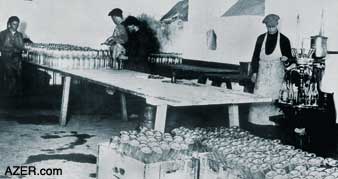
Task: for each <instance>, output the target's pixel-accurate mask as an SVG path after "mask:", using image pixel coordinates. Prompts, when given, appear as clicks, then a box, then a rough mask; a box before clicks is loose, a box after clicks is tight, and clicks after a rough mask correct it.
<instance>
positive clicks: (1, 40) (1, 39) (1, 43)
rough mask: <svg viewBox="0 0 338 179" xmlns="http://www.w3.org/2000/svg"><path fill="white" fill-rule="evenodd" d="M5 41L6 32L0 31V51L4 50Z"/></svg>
mask: <svg viewBox="0 0 338 179" xmlns="http://www.w3.org/2000/svg"><path fill="white" fill-rule="evenodd" d="M4 41H5V37H4V32H0V51H2V50H3V48H4V47H3V46H4V43H5V42H4Z"/></svg>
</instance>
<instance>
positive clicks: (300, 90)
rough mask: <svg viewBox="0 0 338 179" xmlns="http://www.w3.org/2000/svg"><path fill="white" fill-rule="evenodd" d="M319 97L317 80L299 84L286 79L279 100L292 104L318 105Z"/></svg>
mask: <svg viewBox="0 0 338 179" xmlns="http://www.w3.org/2000/svg"><path fill="white" fill-rule="evenodd" d="M318 98H319V93H318V84H317V82H311V83H309V84H306V85H304V84H300V85H299V86H297V85H296V84H294V83H291V82H289V81H286V82H284V83H283V86H282V89H281V90H280V98H279V100H280V101H281V102H283V103H288V104H292V105H304V106H318Z"/></svg>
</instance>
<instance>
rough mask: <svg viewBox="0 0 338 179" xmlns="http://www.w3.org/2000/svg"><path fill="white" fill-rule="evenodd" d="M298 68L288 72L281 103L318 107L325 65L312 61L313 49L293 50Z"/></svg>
mask: <svg viewBox="0 0 338 179" xmlns="http://www.w3.org/2000/svg"><path fill="white" fill-rule="evenodd" d="M292 52H293V53H292V54H293V56H294V57H295V58H296V59H297V60H296V61H297V63H296V66H294V67H293V68H289V69H288V70H287V71H286V74H285V77H284V82H283V85H282V89H281V90H280V97H279V102H282V103H288V104H292V105H302V106H318V100H319V93H318V88H319V85H318V84H319V83H320V80H321V76H322V73H323V70H324V64H323V63H322V62H320V61H315V60H314V59H312V54H313V52H314V50H313V49H309V50H308V52H306V50H305V49H304V48H302V49H292Z"/></svg>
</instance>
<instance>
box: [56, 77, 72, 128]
mask: <svg viewBox="0 0 338 179" xmlns="http://www.w3.org/2000/svg"><path fill="white" fill-rule="evenodd" d="M70 81H71V77H70V76H66V77H64V82H63V92H62V102H61V112H60V119H59V123H60V125H61V126H65V125H66V123H67V112H68V101H69V91H70Z"/></svg>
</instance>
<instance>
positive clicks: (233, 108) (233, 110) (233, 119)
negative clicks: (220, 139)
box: [228, 104, 239, 127]
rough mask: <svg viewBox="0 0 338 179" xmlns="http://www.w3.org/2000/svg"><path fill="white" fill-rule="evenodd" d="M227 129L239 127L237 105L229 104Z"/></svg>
mask: <svg viewBox="0 0 338 179" xmlns="http://www.w3.org/2000/svg"><path fill="white" fill-rule="evenodd" d="M228 114H229V127H232V126H239V110H238V105H236V104H231V105H229V106H228Z"/></svg>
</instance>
